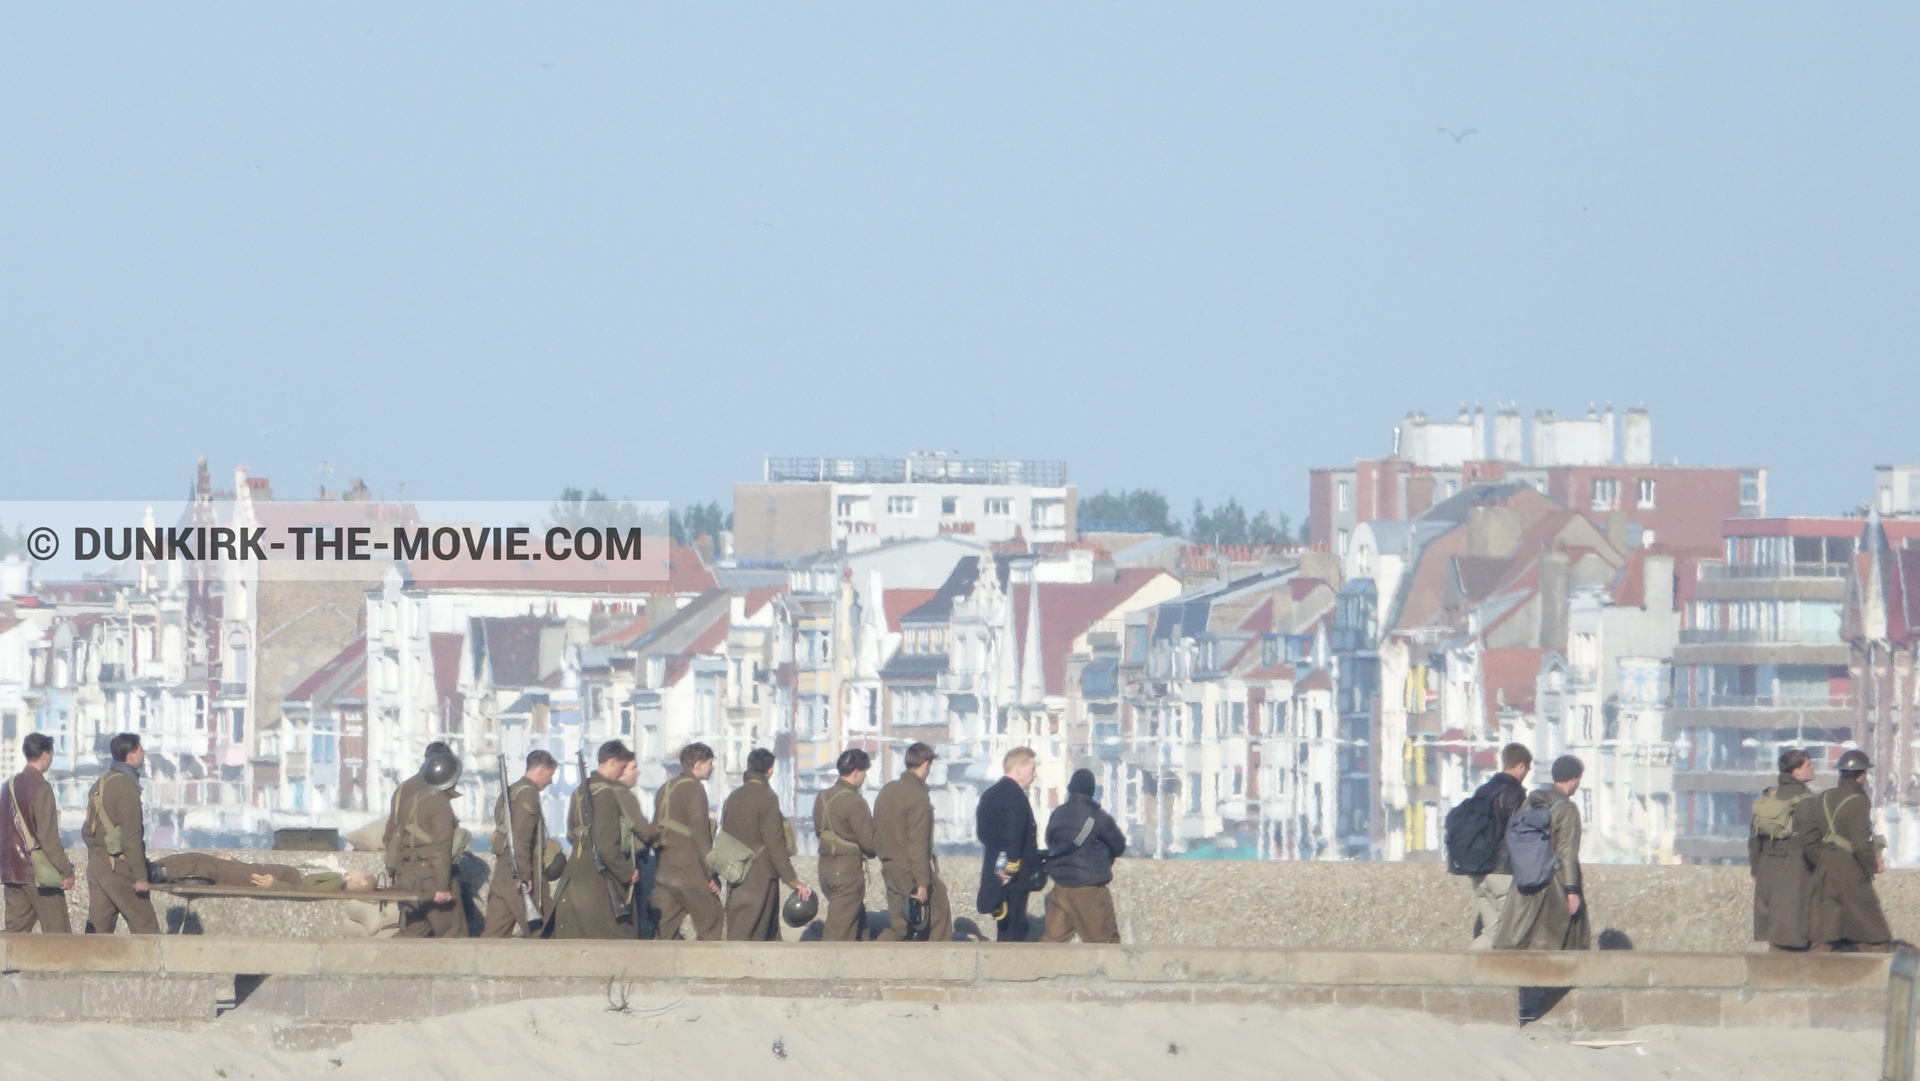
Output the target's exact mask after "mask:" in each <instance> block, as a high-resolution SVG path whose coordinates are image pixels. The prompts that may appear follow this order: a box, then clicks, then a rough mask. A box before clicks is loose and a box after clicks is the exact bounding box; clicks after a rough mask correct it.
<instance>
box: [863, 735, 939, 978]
mask: <svg viewBox="0 0 1920 1081" xmlns="http://www.w3.org/2000/svg"><path fill="white" fill-rule="evenodd" d="M934 758H935V755H934V753H933V748H932V747H929V746H927V745H926V744H924V743H916V744H914V745H913V746H911V747H908V748H907V755H906V762H907V771H906V772H905V773H902V774H901V775H900V779H899V780H897V781H893V782H890V783H889V784H888V785H887V786H886V787H885V788H882V789H881V790H880V796H879V798H878V799H876V800H874V801H873V835H874V847H875V848H876V849H878V850H879V852H880V880H881V881H882V882H884V883H886V887H887V916H888V923H887V929H886V930H885V931H882V932H881V933H880V941H882V942H902V941H912V940H915V939H920V940H924V941H927V942H948V941H951V940H952V939H953V911H952V909H951V908H949V907H948V905H947V887H946V885H945V884H944V883H942V882H941V881H940V865H939V862H938V861H937V860H935V859H934V855H933V797H932V796H931V795H929V794H928V790H927V775H928V774H929V773H931V772H932V771H933V760H934ZM909 899H911V900H914V901H917V902H919V903H920V905H921V906H922V911H923V912H924V913H925V925H926V928H925V930H924V932H922V931H916V930H915V929H913V928H911V927H909V926H908V922H907V907H908V906H907V902H908V900H909Z"/></svg>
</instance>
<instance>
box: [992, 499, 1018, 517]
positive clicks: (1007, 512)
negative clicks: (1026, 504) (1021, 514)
mask: <svg viewBox="0 0 1920 1081" xmlns="http://www.w3.org/2000/svg"><path fill="white" fill-rule="evenodd" d="M986 511H987V515H988V516H989V517H992V518H1011V517H1012V516H1013V500H1011V499H1008V498H1006V497H1004V496H997V497H988V499H987V500H986Z"/></svg>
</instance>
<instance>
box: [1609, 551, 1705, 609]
mask: <svg viewBox="0 0 1920 1081" xmlns="http://www.w3.org/2000/svg"><path fill="white" fill-rule="evenodd" d="M1651 555H1663V556H1671V557H1672V558H1673V573H1674V577H1675V578H1676V579H1677V580H1678V581H1680V582H1686V581H1690V580H1692V579H1694V578H1696V577H1698V575H1697V572H1695V571H1694V569H1693V568H1694V567H1695V565H1696V564H1698V563H1699V562H1700V560H1702V559H1717V558H1719V555H1720V553H1718V552H1716V551H1714V550H1713V549H1711V548H1668V547H1667V546H1666V545H1664V544H1655V545H1650V546H1648V547H1645V548H1635V549H1634V550H1632V551H1631V552H1628V553H1627V563H1626V566H1624V567H1621V568H1620V576H1619V577H1618V578H1616V579H1614V583H1613V603H1614V604H1616V605H1618V606H1620V607H1622V608H1645V607H1646V606H1647V557H1648V556H1651ZM1680 594H1681V590H1679V589H1675V590H1674V591H1673V604H1674V610H1675V611H1679V608H1680V602H1681V596H1680Z"/></svg>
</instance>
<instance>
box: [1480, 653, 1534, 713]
mask: <svg viewBox="0 0 1920 1081" xmlns="http://www.w3.org/2000/svg"><path fill="white" fill-rule="evenodd" d="M1546 654H1547V651H1546V650H1544V649H1531V648H1525V647H1514V648H1511V649H1489V650H1484V651H1482V652H1481V654H1480V699H1481V701H1482V702H1483V703H1484V704H1485V706H1486V711H1487V726H1488V729H1489V730H1491V729H1492V728H1493V727H1495V726H1496V725H1497V724H1498V721H1497V720H1496V718H1497V717H1498V716H1499V712H1500V708H1501V702H1502V701H1504V702H1505V704H1506V706H1507V707H1509V708H1512V709H1517V710H1519V711H1520V712H1522V713H1531V712H1533V701H1534V689H1535V687H1536V686H1537V681H1538V679H1539V677H1540V660H1541V658H1543V657H1545V656H1546Z"/></svg>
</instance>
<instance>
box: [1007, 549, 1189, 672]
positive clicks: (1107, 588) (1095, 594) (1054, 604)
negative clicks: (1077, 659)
mask: <svg viewBox="0 0 1920 1081" xmlns="http://www.w3.org/2000/svg"><path fill="white" fill-rule="evenodd" d="M1163 575H1164V576H1166V577H1169V578H1171V577H1172V575H1169V574H1167V572H1166V571H1164V570H1161V569H1160V568H1158V567H1128V568H1125V569H1123V570H1121V571H1119V572H1118V573H1117V574H1116V575H1115V576H1114V580H1113V581H1111V582H1090V583H1082V582H1071V583H1068V582H1061V583H1054V582H1042V583H1041V584H1040V669H1041V671H1042V672H1043V673H1044V674H1045V676H1046V693H1048V694H1065V693H1066V685H1067V651H1068V650H1069V649H1071V648H1072V645H1073V640H1074V639H1075V638H1078V637H1080V636H1081V635H1083V634H1085V633H1087V631H1088V629H1090V628H1091V627H1092V626H1093V625H1094V624H1095V623H1098V622H1099V621H1100V620H1102V619H1105V618H1106V617H1107V616H1109V615H1111V614H1112V613H1113V611H1114V610H1115V609H1117V608H1119V607H1120V606H1121V605H1122V604H1125V603H1126V602H1127V600H1128V599H1129V598H1131V597H1133V595H1134V594H1136V593H1138V592H1140V591H1141V590H1142V589H1145V588H1146V587H1147V585H1148V583H1150V582H1152V581H1153V580H1154V579H1155V578H1158V577H1161V576H1163ZM1031 588H1033V587H1032V586H1025V585H1022V586H1015V587H1014V589H1013V595H1012V596H1011V597H1009V598H1008V603H1010V604H1012V605H1013V611H1014V632H1015V634H1016V635H1017V636H1018V637H1017V641H1018V642H1019V643H1020V650H1021V652H1020V655H1021V656H1022V657H1024V656H1026V641H1027V609H1028V607H1029V602H1028V600H1027V590H1029V589H1031Z"/></svg>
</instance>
